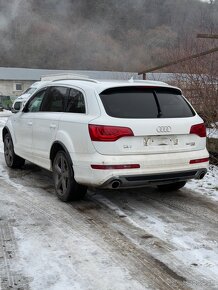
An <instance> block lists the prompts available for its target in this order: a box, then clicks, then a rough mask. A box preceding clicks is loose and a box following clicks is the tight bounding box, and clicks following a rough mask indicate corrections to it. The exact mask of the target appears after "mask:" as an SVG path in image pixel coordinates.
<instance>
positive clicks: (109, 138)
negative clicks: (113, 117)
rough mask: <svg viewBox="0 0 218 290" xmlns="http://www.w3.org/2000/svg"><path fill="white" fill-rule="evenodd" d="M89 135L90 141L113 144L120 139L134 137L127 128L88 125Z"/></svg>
mask: <svg viewBox="0 0 218 290" xmlns="http://www.w3.org/2000/svg"><path fill="white" fill-rule="evenodd" d="M89 135H90V137H91V140H92V141H101V142H113V141H116V140H118V139H120V138H121V137H125V136H134V134H133V132H132V130H131V129H130V128H127V127H118V126H105V125H92V124H89Z"/></svg>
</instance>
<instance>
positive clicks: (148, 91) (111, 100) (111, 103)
mask: <svg viewBox="0 0 218 290" xmlns="http://www.w3.org/2000/svg"><path fill="white" fill-rule="evenodd" d="M100 98H101V101H102V103H103V105H104V108H105V111H106V113H107V114H108V115H109V116H112V117H116V118H142V119H148V118H149V119H150V118H184V117H192V116H194V114H195V113H194V111H193V110H192V108H191V107H190V106H189V104H188V103H187V102H186V101H185V99H184V98H183V97H182V95H181V92H180V91H179V90H177V89H171V88H146V87H121V88H110V89H107V90H105V91H103V92H102V93H101V94H100Z"/></svg>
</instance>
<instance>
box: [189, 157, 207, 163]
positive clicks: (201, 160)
mask: <svg viewBox="0 0 218 290" xmlns="http://www.w3.org/2000/svg"><path fill="white" fill-rule="evenodd" d="M208 161H209V158H201V159H194V160H190V161H189V164H196V163H202V162H208Z"/></svg>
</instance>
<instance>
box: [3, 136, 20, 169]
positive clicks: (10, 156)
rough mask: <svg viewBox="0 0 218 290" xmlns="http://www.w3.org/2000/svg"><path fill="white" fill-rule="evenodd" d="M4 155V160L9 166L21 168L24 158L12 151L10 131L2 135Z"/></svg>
mask: <svg viewBox="0 0 218 290" xmlns="http://www.w3.org/2000/svg"><path fill="white" fill-rule="evenodd" d="M4 155H5V162H6V164H7V166H8V167H10V168H21V167H22V166H23V165H24V163H25V159H23V158H21V157H20V156H17V155H16V154H15V153H14V144H13V140H12V138H11V135H10V133H7V134H6V135H5V137H4Z"/></svg>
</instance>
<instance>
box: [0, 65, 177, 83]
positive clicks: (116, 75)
mask: <svg viewBox="0 0 218 290" xmlns="http://www.w3.org/2000/svg"><path fill="white" fill-rule="evenodd" d="M55 74H81V75H86V76H87V77H89V78H92V79H112V80H114V79H117V80H128V79H130V78H131V77H133V78H134V79H142V76H139V75H138V73H134V72H111V71H88V70H50V69H32V68H11V67H0V80H14V81H39V80H40V79H41V77H43V76H49V75H55ZM146 76H147V79H150V80H157V81H164V82H169V81H171V80H172V78H173V76H174V74H171V73H148V74H147V75H146Z"/></svg>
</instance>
